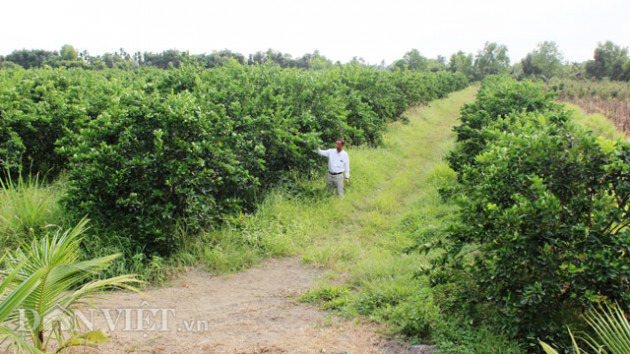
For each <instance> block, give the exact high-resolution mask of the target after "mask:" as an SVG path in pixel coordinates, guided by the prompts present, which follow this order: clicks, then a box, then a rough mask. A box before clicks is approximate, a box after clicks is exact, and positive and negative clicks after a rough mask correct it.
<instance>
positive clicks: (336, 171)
mask: <svg viewBox="0 0 630 354" xmlns="http://www.w3.org/2000/svg"><path fill="white" fill-rule="evenodd" d="M343 144H344V143H343V139H341V138H339V139H337V141H336V142H335V148H334V149H328V150H321V149H317V153H318V154H320V155H322V156H327V157H328V173H327V174H326V186H327V187H328V188H329V189H332V190H334V189H335V188H336V189H337V195H338V196H339V198H341V199H343V184H344V179H343V173H344V172H345V175H346V179H345V183H346V184H348V182H350V157H348V153H347V152H345V151H343Z"/></svg>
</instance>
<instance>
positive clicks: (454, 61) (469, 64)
mask: <svg viewBox="0 0 630 354" xmlns="http://www.w3.org/2000/svg"><path fill="white" fill-rule="evenodd" d="M448 70H449V71H451V72H454V73H462V74H464V75H466V77H468V79H469V80H472V79H474V77H475V68H474V67H473V55H472V54H466V53H464V52H463V51H461V50H460V51H459V52H457V53H455V54H453V55H451V60H450V61H449V63H448Z"/></svg>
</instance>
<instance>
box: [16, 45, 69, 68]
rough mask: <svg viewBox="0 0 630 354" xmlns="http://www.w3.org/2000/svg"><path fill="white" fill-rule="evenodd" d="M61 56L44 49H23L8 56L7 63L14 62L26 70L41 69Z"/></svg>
mask: <svg viewBox="0 0 630 354" xmlns="http://www.w3.org/2000/svg"><path fill="white" fill-rule="evenodd" d="M57 56H59V54H58V53H57V52H52V51H48V50H43V49H32V50H27V49H22V50H14V51H13V52H12V53H11V54H9V55H7V56H6V58H5V59H6V61H10V62H14V63H15V64H18V65H20V66H21V67H23V68H24V69H30V68H39V67H42V66H44V64H46V63H47V62H48V61H50V60H51V59H53V58H55V57H57Z"/></svg>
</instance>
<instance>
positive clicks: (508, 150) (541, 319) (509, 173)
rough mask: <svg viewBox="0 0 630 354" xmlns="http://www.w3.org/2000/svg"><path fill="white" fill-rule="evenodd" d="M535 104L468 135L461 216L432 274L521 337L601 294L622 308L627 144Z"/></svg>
mask: <svg viewBox="0 0 630 354" xmlns="http://www.w3.org/2000/svg"><path fill="white" fill-rule="evenodd" d="M502 89H505V88H501V87H499V88H495V90H502ZM495 95H496V96H499V95H502V94H500V93H497V94H495ZM521 101H522V102H526V100H521ZM540 102H541V103H542V101H540ZM540 106H541V107H543V109H539V110H538V109H537V110H534V112H533V113H525V111H524V110H521V112H519V110H518V109H516V110H515V111H516V112H519V113H514V114H509V115H507V116H505V117H503V119H502V120H499V121H496V122H494V123H489V124H484V125H483V126H481V127H480V128H479V129H478V133H475V134H478V136H483V137H484V144H483V145H484V147H483V149H482V150H481V151H480V152H479V153H478V154H476V155H474V156H473V158H474V162H473V163H471V164H466V165H462V166H461V168H460V170H459V173H460V181H461V186H460V187H459V189H458V190H459V196H460V198H459V204H460V207H461V210H460V212H459V218H460V222H459V223H458V224H457V225H456V226H454V227H452V229H451V230H450V232H449V234H450V237H449V239H448V241H446V242H445V243H444V244H445V245H446V250H447V252H446V253H445V254H444V256H443V257H440V258H439V259H438V260H436V262H435V265H436V266H437V267H436V268H435V270H434V272H433V273H432V274H431V278H432V281H433V283H434V284H440V283H445V282H446V283H448V282H451V281H455V282H456V283H458V284H460V286H459V287H456V290H455V291H454V292H453V296H454V297H455V298H456V303H457V302H459V303H460V304H462V303H463V304H465V306H466V308H468V309H473V310H476V311H477V313H476V314H474V313H473V317H476V318H479V317H482V316H483V317H485V315H484V314H485V313H487V312H488V311H487V310H488V309H487V306H492V307H494V308H496V309H497V310H498V313H499V314H500V317H499V318H498V319H496V320H497V324H498V325H500V326H502V328H504V331H506V332H507V333H511V334H514V335H518V336H519V337H520V338H526V337H530V336H537V335H538V336H540V335H549V334H550V333H552V335H553V334H557V333H559V331H562V330H563V329H564V327H563V326H564V323H565V321H566V320H567V317H570V315H572V314H574V313H576V312H579V311H581V309H583V308H584V307H585V306H587V305H589V304H591V303H593V302H597V301H599V300H601V299H602V298H605V299H609V300H614V301H619V302H620V303H622V304H624V306H628V305H630V287H629V284H628V281H627V274H628V271H629V270H630V257H627V254H628V252H630V230H628V227H627V226H628V225H630V213H628V212H627V210H628V208H629V205H628V203H629V201H630V172H629V171H630V166H629V165H628V163H629V162H630V144H628V143H624V142H621V141H616V142H615V141H606V140H601V139H597V138H595V137H593V136H592V135H590V134H589V133H588V132H586V131H585V130H584V129H583V128H581V127H580V126H578V125H577V124H575V123H574V122H573V121H572V120H571V118H570V116H569V114H567V113H565V112H562V111H554V110H547V109H545V105H544V104H541V105H540ZM465 112H466V111H465Z"/></svg>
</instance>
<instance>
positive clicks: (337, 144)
mask: <svg viewBox="0 0 630 354" xmlns="http://www.w3.org/2000/svg"><path fill="white" fill-rule="evenodd" d="M335 147H336V148H337V151H338V152H341V150H342V149H343V139H342V138H339V139H337V141H336V142H335Z"/></svg>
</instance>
